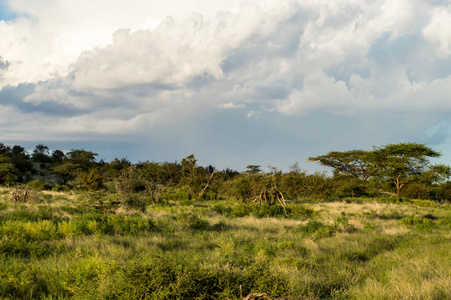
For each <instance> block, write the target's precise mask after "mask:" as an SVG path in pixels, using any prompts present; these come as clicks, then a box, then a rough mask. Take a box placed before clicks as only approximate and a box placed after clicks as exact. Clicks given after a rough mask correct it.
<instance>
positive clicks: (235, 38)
mask: <svg viewBox="0 0 451 300" xmlns="http://www.w3.org/2000/svg"><path fill="white" fill-rule="evenodd" d="M0 36H1V38H0V142H3V143H5V144H7V145H16V144H17V145H22V146H25V147H27V149H30V150H32V149H34V146H35V145H36V144H44V145H47V146H49V148H50V149H61V150H64V151H67V150H70V149H85V150H89V151H94V152H96V153H98V154H99V156H98V158H99V159H100V158H103V159H105V160H106V161H110V160H112V159H114V158H115V157H118V158H127V159H129V160H130V161H132V162H139V161H146V160H149V161H160V162H162V161H170V162H173V161H176V160H177V161H180V160H181V159H182V158H184V157H186V156H188V155H190V154H194V155H195V157H196V158H197V159H198V163H199V164H200V165H203V166H206V165H209V164H211V165H213V166H215V167H217V168H219V169H225V168H226V167H229V168H232V169H236V170H239V171H242V170H244V169H245V167H246V166H247V165H250V164H253V165H261V166H262V168H263V169H265V166H267V165H272V166H276V167H278V168H279V169H282V170H284V171H287V170H288V168H289V166H290V165H292V164H294V163H296V162H299V166H300V167H301V168H302V169H304V170H308V171H314V170H317V168H318V166H316V165H315V164H314V163H312V162H306V161H305V160H306V159H307V158H308V157H310V156H316V155H323V154H326V153H328V152H330V151H347V150H353V149H364V150H370V149H372V148H373V146H382V145H386V144H391V143H400V142H418V143H424V144H426V145H428V146H430V147H432V148H433V149H434V150H437V151H440V152H441V153H442V155H443V156H442V158H441V159H440V160H438V162H439V163H445V164H451V138H450V130H449V129H450V124H451V118H450V115H451V99H450V95H451V76H450V75H451V4H450V2H449V1H440V0H397V1H394V0H380V1H370V0H368V1H363V0H338V1H329V0H274V1H271V0H250V1H245V0H197V1H182V0H165V1H157V0H148V1H142V0H127V1H123V0H108V1H106V0H78V1H73V0H42V1H36V0H0Z"/></svg>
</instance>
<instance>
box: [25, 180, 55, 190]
mask: <svg viewBox="0 0 451 300" xmlns="http://www.w3.org/2000/svg"><path fill="white" fill-rule="evenodd" d="M27 186H29V187H31V188H33V189H35V190H38V191H44V190H50V184H49V183H48V182H45V181H42V180H33V181H30V182H28V183H27Z"/></svg>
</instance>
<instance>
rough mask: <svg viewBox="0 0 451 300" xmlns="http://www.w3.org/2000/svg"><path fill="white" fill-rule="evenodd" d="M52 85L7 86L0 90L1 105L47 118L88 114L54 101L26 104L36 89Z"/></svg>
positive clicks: (69, 105) (44, 83)
mask: <svg viewBox="0 0 451 300" xmlns="http://www.w3.org/2000/svg"><path fill="white" fill-rule="evenodd" d="M46 84H50V85H52V83H49V82H39V83H37V84H36V83H21V84H19V85H17V86H5V87H3V88H2V89H0V105H5V106H10V107H13V108H16V109H18V110H19V111H21V112H22V113H25V114H32V113H39V114H42V115H47V116H55V117H70V116H76V115H80V114H83V113H86V112H87V111H86V110H82V109H78V108H76V107H75V106H73V105H72V104H60V103H57V102H54V101H49V102H46V101H45V100H46V99H43V101H42V102H40V103H33V102H26V101H24V99H25V98H26V97H27V96H30V95H32V94H33V93H34V92H35V90H36V87H37V86H39V85H46Z"/></svg>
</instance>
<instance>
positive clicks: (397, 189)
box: [395, 176, 404, 202]
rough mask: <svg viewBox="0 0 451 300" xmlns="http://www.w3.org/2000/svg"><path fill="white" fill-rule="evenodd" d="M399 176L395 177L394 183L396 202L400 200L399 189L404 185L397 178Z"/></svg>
mask: <svg viewBox="0 0 451 300" xmlns="http://www.w3.org/2000/svg"><path fill="white" fill-rule="evenodd" d="M399 178H400V176H398V177H396V181H395V185H396V198H397V199H398V202H400V201H401V189H402V187H403V186H404V184H401V182H400V180H399Z"/></svg>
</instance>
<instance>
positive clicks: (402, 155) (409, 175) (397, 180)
mask: <svg viewBox="0 0 451 300" xmlns="http://www.w3.org/2000/svg"><path fill="white" fill-rule="evenodd" d="M440 155H441V154H440V153H439V152H437V151H434V150H432V149H431V148H429V147H427V146H426V145H424V144H417V143H399V144H388V145H386V146H382V147H374V150H373V151H372V152H371V160H372V162H373V164H374V165H375V168H374V169H373V171H372V172H373V175H374V176H375V177H379V178H380V179H382V180H384V179H386V180H390V181H392V182H393V183H394V184H395V186H396V195H397V199H398V201H399V200H401V189H402V188H403V187H404V186H406V185H407V184H408V183H410V182H413V181H417V180H419V178H420V177H421V176H422V175H423V174H424V173H426V172H429V173H430V172H434V173H437V172H439V173H443V172H448V173H449V168H436V167H434V166H431V165H430V162H429V160H428V158H430V157H439V156H440ZM437 175H438V173H437Z"/></svg>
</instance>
